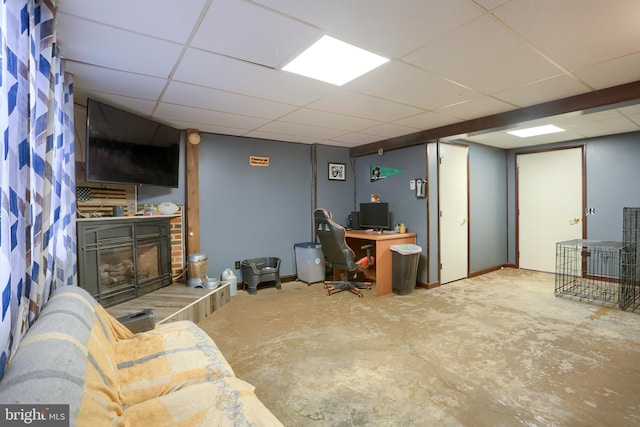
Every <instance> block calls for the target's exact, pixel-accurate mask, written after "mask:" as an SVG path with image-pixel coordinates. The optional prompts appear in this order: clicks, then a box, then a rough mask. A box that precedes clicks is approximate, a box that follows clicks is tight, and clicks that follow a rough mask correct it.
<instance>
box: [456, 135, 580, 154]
mask: <svg viewBox="0 0 640 427" xmlns="http://www.w3.org/2000/svg"><path fill="white" fill-rule="evenodd" d="M581 138H583V136H582V135H580V134H577V133H573V132H571V131H565V132H561V133H554V134H548V135H540V136H535V137H531V138H519V137H517V136H514V135H509V134H508V133H506V132H504V131H500V132H492V133H486V134H482V135H475V136H468V137H465V138H464V139H465V140H468V141H472V142H476V143H478V144H484V145H489V146H491V147H497V148H503V149H505V150H509V149H514V148H523V147H533V146H536V145H543V144H551V143H554V142H560V141H565V140H566V141H571V140H575V139H581Z"/></svg>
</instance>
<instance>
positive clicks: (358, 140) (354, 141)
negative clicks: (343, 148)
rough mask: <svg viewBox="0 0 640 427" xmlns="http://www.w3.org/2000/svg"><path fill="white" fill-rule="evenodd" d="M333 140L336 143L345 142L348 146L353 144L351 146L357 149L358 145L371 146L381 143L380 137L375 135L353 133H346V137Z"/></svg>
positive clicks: (342, 136)
mask: <svg viewBox="0 0 640 427" xmlns="http://www.w3.org/2000/svg"><path fill="white" fill-rule="evenodd" d="M331 140H332V141H336V142H344V143H346V144H351V146H354V147H355V146H357V145H362V144H369V143H372V142H376V141H379V140H380V137H378V136H375V135H369V134H366V133H360V132H352V133H346V134H344V135H340V136H337V137H334V138H331Z"/></svg>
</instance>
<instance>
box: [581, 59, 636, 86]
mask: <svg viewBox="0 0 640 427" xmlns="http://www.w3.org/2000/svg"><path fill="white" fill-rule="evenodd" d="M639 70H640V52H639V53H634V54H632V55H627V56H623V57H621V58H615V59H612V60H610V61H606V62H602V63H600V64H595V65H589V66H587V67H584V68H581V69H579V70H576V71H574V72H573V74H574V75H575V76H576V77H577V78H579V79H580V80H582V81H583V82H585V83H586V84H588V85H589V86H591V87H593V88H594V89H606V88H608V87H612V86H616V85H621V84H624V83H630V82H635V81H637V80H639V79H640V71H639Z"/></svg>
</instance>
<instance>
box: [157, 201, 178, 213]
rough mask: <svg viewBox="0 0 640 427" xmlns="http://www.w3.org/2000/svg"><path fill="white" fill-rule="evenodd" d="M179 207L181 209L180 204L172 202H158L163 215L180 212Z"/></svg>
mask: <svg viewBox="0 0 640 427" xmlns="http://www.w3.org/2000/svg"><path fill="white" fill-rule="evenodd" d="M178 209H180V208H179V207H178V205H176V204H175V203H172V202H162V203H159V204H158V211H160V213H161V214H162V215H173V214H174V213H176V212H178Z"/></svg>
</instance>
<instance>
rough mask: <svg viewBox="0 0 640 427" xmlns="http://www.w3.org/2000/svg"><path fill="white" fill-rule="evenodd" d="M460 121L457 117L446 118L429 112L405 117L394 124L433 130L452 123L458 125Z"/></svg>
mask: <svg viewBox="0 0 640 427" xmlns="http://www.w3.org/2000/svg"><path fill="white" fill-rule="evenodd" d="M460 121H462V120H460V119H459V118H457V117H451V116H446V115H444V114H440V113H436V112H433V111H429V112H426V113H421V114H416V115H415V116H411V117H407V118H404V119H401V120H396V121H395V123H398V124H399V125H403V126H409V127H413V128H417V129H434V128H438V127H441V126H446V125H450V124H452V123H458V122H460Z"/></svg>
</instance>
